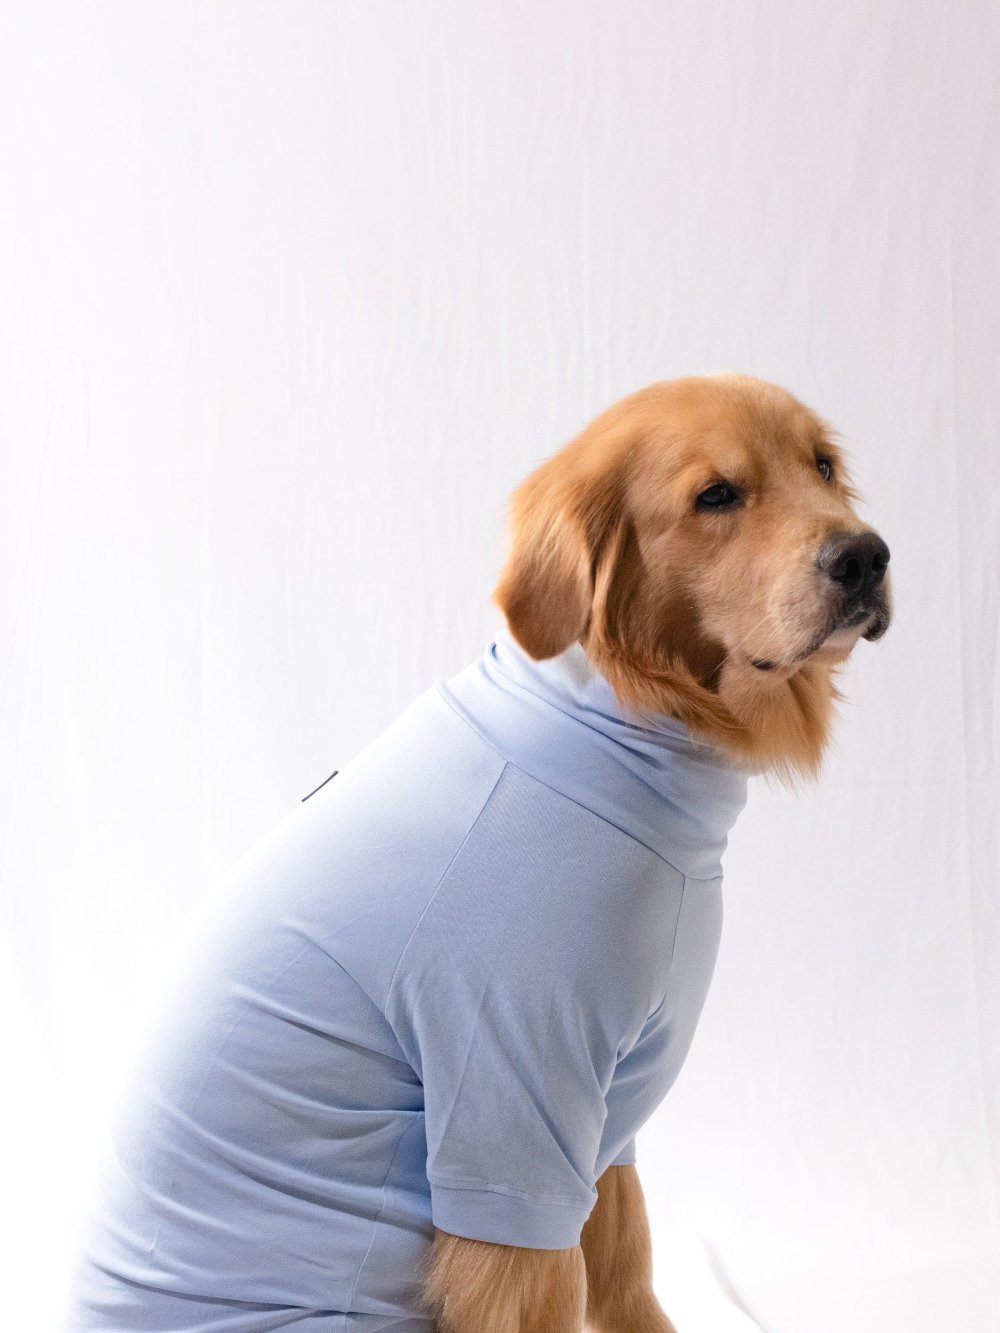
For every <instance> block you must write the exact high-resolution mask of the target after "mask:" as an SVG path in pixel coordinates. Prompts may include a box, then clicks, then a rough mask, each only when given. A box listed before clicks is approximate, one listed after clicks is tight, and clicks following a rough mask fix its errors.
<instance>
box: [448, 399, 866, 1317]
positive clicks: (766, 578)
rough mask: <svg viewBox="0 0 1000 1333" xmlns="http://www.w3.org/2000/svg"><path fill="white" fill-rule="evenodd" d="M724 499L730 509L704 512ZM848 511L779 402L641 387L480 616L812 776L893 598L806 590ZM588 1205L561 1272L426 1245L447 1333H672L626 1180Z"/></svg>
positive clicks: (846, 529) (549, 489) (531, 492)
mask: <svg viewBox="0 0 1000 1333" xmlns="http://www.w3.org/2000/svg"><path fill="white" fill-rule="evenodd" d="M827 465H829V466H827ZM721 483H726V484H727V485H728V486H730V487H731V488H732V490H733V492H734V493H735V494H736V495H737V497H738V500H737V502H736V503H735V504H731V505H727V506H725V507H722V508H718V509H707V508H705V507H704V503H703V502H699V497H700V496H703V495H704V494H705V492H706V491H707V490H708V489H709V488H711V487H713V486H716V485H719V484H721ZM856 499H857V496H856V494H855V492H854V491H853V489H852V488H851V485H850V483H849V481H848V478H847V475H846V471H845V466H844V461H843V458H842V456H841V452H840V450H839V448H838V447H837V444H836V442H835V440H834V438H833V437H832V434H831V432H830V430H829V428H828V427H827V426H826V425H825V423H824V422H822V421H821V420H820V419H819V418H818V417H817V416H815V415H814V413H812V412H811V411H810V410H809V409H808V408H807V407H805V406H804V405H803V404H802V403H800V402H799V401H798V400H797V399H795V398H794V397H792V395H791V394H789V393H787V392H785V391H784V390H783V389H779V388H777V387H775V386H774V385H770V384H765V383H763V382H762V381H760V380H756V379H752V378H750V377H748V376H743V375H722V376H708V377H697V378H689V379H682V380H672V381H665V382H663V383H660V384H654V385H651V386H650V387H649V388H647V389H643V390H641V391H640V392H638V393H635V394H632V395H631V396H630V397H628V398H626V399H624V400H623V401H622V402H620V403H618V404H616V405H615V406H614V407H612V408H610V409H608V411H606V412H604V413H603V414H602V415H601V416H599V417H598V418H597V419H596V420H595V421H593V422H592V423H591V424H590V425H589V426H588V427H587V428H586V430H584V431H583V432H582V434H580V435H579V436H577V438H576V439H574V440H573V441H572V442H571V443H570V444H568V445H567V446H566V447H565V448H564V449H562V450H561V451H560V452H559V453H557V454H555V455H554V456H553V457H552V458H550V459H549V460H548V461H547V462H545V463H543V464H542V466H541V467H539V468H538V469H537V470H536V471H535V472H534V473H532V474H531V476H529V477H528V479H527V480H526V481H525V482H524V483H523V484H522V485H521V487H520V488H519V489H518V490H517V492H516V493H515V495H514V499H513V505H512V513H511V543H510V554H509V558H508V560H507V563H506V566H505V568H504V570H503V572H502V575H501V578H500V582H499V584H498V586H497V589H496V592H495V594H494V598H495V601H496V603H497V605H498V606H499V607H500V609H501V610H502V611H503V612H504V614H505V616H506V619H507V623H508V625H509V627H510V630H511V632H512V634H513V635H514V637H515V638H516V639H517V640H518V642H519V643H520V644H521V646H522V647H523V648H524V649H525V650H526V651H527V652H528V653H529V654H530V655H531V656H532V657H535V658H546V657H552V656H555V655H556V654H557V653H560V652H562V651H563V650H564V649H566V648H567V647H569V645H570V644H572V643H573V642H575V641H577V640H579V641H580V642H581V643H582V644H583V647H584V649H585V651H586V653H587V655H588V657H589V658H590V660H591V661H592V662H593V664H594V665H595V667H596V668H597V669H598V670H599V671H600V672H602V673H603V675H604V676H605V677H606V678H607V679H608V681H609V682H610V683H611V685H612V687H613V689H614V691H615V693H616V695H617V697H618V698H619V700H620V701H621V703H622V704H623V705H624V706H625V707H627V708H630V709H633V710H637V711H640V712H641V711H643V710H647V711H653V712H656V713H660V714H668V715H670V716H672V717H675V718H679V719H680V720H681V721H683V722H684V723H686V724H687V725H688V727H689V728H690V729H691V731H692V733H694V734H695V735H697V736H699V737H701V738H704V739H705V740H708V741H710V742H711V743H712V744H714V745H715V746H716V747H718V749H720V750H721V751H722V752H723V753H725V754H726V755H728V756H729V757H731V759H732V760H733V762H734V763H735V764H738V765H740V766H742V767H745V768H750V769H753V770H757V771H761V770H770V771H776V772H778V773H780V774H783V775H785V776H788V775H791V774H795V773H812V772H814V771H815V770H816V768H817V766H818V764H819V761H820V758H821V756H822V752H823V748H824V745H825V743H826V740H827V735H828V731H829V726H830V721H831V716H832V712H833V706H834V703H835V701H836V699H837V697H838V695H837V691H836V687H835V683H834V674H835V669H836V667H837V665H838V664H839V663H841V662H843V661H844V660H845V659H846V657H847V656H848V654H849V653H850V652H851V650H852V648H853V647H854V645H855V644H856V642H857V640H858V639H859V638H860V637H865V638H868V639H875V638H878V637H879V636H880V635H881V634H882V633H883V632H884V630H885V628H886V626H887V625H888V620H889V602H888V592H887V587H886V584H885V583H883V584H882V585H881V587H879V588H878V589H877V590H876V591H875V592H874V593H873V594H872V595H871V597H870V598H869V600H868V602H866V604H865V605H864V607H862V613H863V614H862V613H859V612H857V611H855V613H854V614H853V615H852V616H848V615H847V614H846V613H845V609H844V605H843V601H842V599H841V600H838V596H839V594H838V591H837V589H836V588H835V586H834V585H833V584H832V583H831V581H830V579H829V578H826V577H824V576H823V574H822V572H821V571H819V570H818V565H817V561H818V554H817V553H818V551H819V549H820V547H821V546H822V545H823V543H824V542H826V541H828V540H829V539H831V538H833V537H835V536H839V535H842V534H859V535H860V534H863V533H865V532H866V531H869V530H868V529H866V527H865V525H863V524H862V523H861V522H860V520H859V519H858V517H857V515H856V513H855V510H854V507H853V502H854V501H855V500H856ZM886 558H887V556H886ZM597 1195H598V1198H597V1203H596V1205H595V1207H594V1210H593V1212H592V1214H591V1216H590V1218H589V1220H588V1222H587V1224H586V1226H585V1227H584V1230H583V1235H582V1238H581V1243H580V1245H579V1246H578V1247H576V1248H574V1249H571V1250H537V1249H528V1248H519V1247H516V1246H506V1245H493V1244H488V1243H486V1242H483V1241H475V1240H466V1239H464V1238H462V1237H458V1236H451V1235H448V1234H446V1233H444V1232H438V1233H437V1235H436V1238H435V1243H434V1247H433V1253H432V1257H431V1268H430V1276H429V1280H428V1284H427V1297H428V1301H429V1303H430V1308H431V1309H433V1310H434V1311H435V1312H436V1316H437V1319H438V1326H439V1328H440V1329H441V1330H442V1333H580V1330H582V1328H583V1327H584V1319H585V1312H586V1318H587V1319H588V1320H589V1322H590V1324H591V1326H592V1327H593V1328H594V1329H597V1330H602V1333H670V1330H671V1329H672V1325H671V1324H670V1321H669V1319H667V1317H666V1316H665V1315H664V1313H663V1312H662V1310H661V1309H660V1308H659V1306H658V1305H657V1303H656V1300H655V1298H654V1296H653V1294H652V1282H651V1277H652V1259H651V1251H650V1241H649V1228H648V1224H647V1222H646V1214H645V1208H644V1205H643V1199H642V1190H641V1188H640V1185H639V1179H638V1175H637V1174H636V1170H635V1168H634V1167H631V1166H617V1167H610V1168H609V1169H608V1170H607V1171H605V1173H604V1174H603V1175H602V1176H601V1178H600V1180H599V1181H598V1184H597Z"/></svg>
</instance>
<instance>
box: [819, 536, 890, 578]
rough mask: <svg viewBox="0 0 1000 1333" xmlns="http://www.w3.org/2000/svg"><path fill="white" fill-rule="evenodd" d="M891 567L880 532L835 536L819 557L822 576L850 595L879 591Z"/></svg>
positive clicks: (824, 545) (886, 548)
mask: <svg viewBox="0 0 1000 1333" xmlns="http://www.w3.org/2000/svg"><path fill="white" fill-rule="evenodd" d="M888 563H889V548H888V546H886V544H885V542H884V541H883V540H882V538H881V537H880V536H879V535H878V533H877V532H836V533H834V535H833V536H832V537H828V538H827V540H826V541H825V542H824V543H823V545H822V546H821V547H820V548H819V554H818V555H817V556H816V564H817V566H818V567H819V568H820V569H821V570H822V571H823V573H824V574H827V575H828V576H829V577H830V578H831V579H833V581H834V583H839V584H840V585H841V587H842V588H843V589H844V590H845V591H846V592H849V593H864V592H871V591H872V590H873V589H874V588H877V587H878V585H879V584H880V583H881V582H882V580H883V579H884V578H885V568H886V565H888Z"/></svg>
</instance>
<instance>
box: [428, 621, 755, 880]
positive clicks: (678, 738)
mask: <svg viewBox="0 0 1000 1333" xmlns="http://www.w3.org/2000/svg"><path fill="white" fill-rule="evenodd" d="M444 689H445V693H446V694H447V695H448V696H449V697H450V699H451V701H452V702H453V704H455V705H456V706H457V707H458V708H459V710H460V711H462V712H463V713H464V714H465V715H466V716H467V718H468V720H469V721H470V722H472V724H473V725H474V726H475V727H476V729H477V730H478V731H479V732H480V733H481V734H482V735H483V736H484V737H485V738H486V739H487V740H489V741H490V742H491V743H492V744H493V745H494V746H495V747H496V748H497V749H498V750H500V751H501V753H502V754H504V755H505V756H506V757H507V758H508V759H509V760H510V761H511V762H512V763H514V764H516V765H517V766H519V767H520V768H522V769H524V770H525V771H526V772H528V773H530V774H531V775H532V776H533V777H536V778H538V779H539V780H540V781H542V782H544V783H546V784H547V785H548V786H551V787H554V788H555V789H556V790H558V791H560V792H562V793H563V794H564V795H566V796H568V797H569V798H570V799H571V800H574V801H576V802H577V803H578V804H580V805H583V806H585V807H587V808H588V809H590V810H593V811H594V812H595V813H597V814H599V815H601V816H603V817H604V818H605V819H607V820H608V822H609V823H612V824H616V825H617V826H618V827H619V828H623V829H624V830H625V831H626V832H629V833H631V834H632V835H633V836H635V837H637V838H638V839H639V841H641V842H643V843H645V844H646V845H647V846H649V847H651V848H652V850H654V851H655V852H657V853H658V854H659V855H661V856H662V857H663V858H664V860H667V861H669V862H670V863H671V864H672V865H674V866H675V867H676V868H677V869H679V870H680V871H681V872H682V873H684V874H686V875H688V876H690V877H691V878H693V879H711V878H714V877H715V876H717V875H718V874H719V873H721V866H720V858H721V855H722V852H723V850H724V848H725V845H726V838H727V835H728V833H729V830H730V828H731V827H732V825H733V823H734V822H735V820H736V818H737V816H738V815H739V812H740V811H741V810H742V808H743V806H744V804H745V802H746V789H747V774H746V772H745V771H743V770H741V769H740V768H738V767H737V766H735V765H733V764H732V762H731V761H729V760H728V759H727V758H726V757H724V756H723V755H722V754H721V753H720V751H719V750H718V749H717V748H715V747H714V746H712V745H709V744H706V743H704V742H702V741H700V740H697V739H696V738H694V737H693V736H692V734H691V732H690V731H689V730H688V728H687V726H685V724H684V723H683V722H681V721H680V720H679V719H677V718H673V717H669V716H665V715H662V714H656V713H653V712H643V711H635V712H633V711H631V710H629V709H627V708H626V707H624V706H623V705H622V704H621V703H620V702H619V700H618V698H617V697H616V695H615V692H614V690H613V689H612V688H611V686H610V684H609V683H608V681H607V680H606V679H605V678H604V676H603V675H601V673H600V672H599V671H598V670H597V669H596V667H595V666H594V665H593V664H592V662H591V661H590V659H589V658H588V657H587V655H586V653H585V652H584V650H583V648H582V646H581V645H580V644H579V643H574V644H573V645H571V647H570V648H568V649H567V650H566V651H565V652H563V653H560V654H559V656H557V657H553V658H549V659H547V660H544V661H536V660H535V659H533V658H531V657H530V656H529V655H528V654H527V653H526V652H525V651H524V650H523V649H522V648H521V647H520V646H519V644H518V643H517V642H516V641H515V640H514V639H513V637H512V636H511V635H510V634H509V633H508V632H507V631H506V630H502V631H500V632H499V633H498V634H497V636H496V639H495V641H494V642H493V643H492V644H491V645H490V647H489V648H488V649H487V650H486V652H485V653H484V654H483V656H482V657H481V658H480V659H479V660H478V661H477V662H474V663H473V664H472V665H471V666H470V667H468V668H467V669H466V670H465V671H464V672H462V673H461V674H460V675H459V676H457V677H455V678H453V679H452V680H450V681H448V682H447V683H446V685H445V686H444ZM678 862H680V863H681V864H678Z"/></svg>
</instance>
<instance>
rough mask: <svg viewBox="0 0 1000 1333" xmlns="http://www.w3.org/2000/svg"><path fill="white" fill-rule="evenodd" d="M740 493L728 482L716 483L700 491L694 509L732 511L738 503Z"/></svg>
mask: <svg viewBox="0 0 1000 1333" xmlns="http://www.w3.org/2000/svg"><path fill="white" fill-rule="evenodd" d="M740 498H741V497H740V493H739V491H738V490H737V489H736V487H735V486H730V484H729V482H728V481H717V482H716V483H715V485H714V486H709V488H708V490H705V491H702V493H701V494H700V495H699V496H698V498H697V500H696V501H695V508H696V509H732V508H733V507H734V506H735V505H738V504H739V502H740Z"/></svg>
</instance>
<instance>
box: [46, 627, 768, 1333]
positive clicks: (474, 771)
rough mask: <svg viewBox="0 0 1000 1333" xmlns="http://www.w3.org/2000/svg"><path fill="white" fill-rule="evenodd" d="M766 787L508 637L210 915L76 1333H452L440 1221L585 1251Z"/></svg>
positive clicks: (120, 1162)
mask: <svg viewBox="0 0 1000 1333" xmlns="http://www.w3.org/2000/svg"><path fill="white" fill-rule="evenodd" d="M745 796H746V778H745V775H744V774H742V773H739V772H737V771H735V770H734V769H732V768H731V767H730V766H729V765H727V763H726V762H725V761H723V760H722V759H721V757H720V756H719V755H718V754H717V753H716V752H714V751H713V750H712V749H710V748H709V747H707V746H705V745H702V744H697V743H695V742H693V741H692V739H691V738H690V736H689V734H688V732H687V730H686V729H685V727H684V726H683V725H682V724H681V723H679V722H676V721H674V720H673V719H670V718H665V717H659V716H646V717H644V718H642V719H641V720H640V719H638V718H636V717H634V716H631V715H628V714H626V713H625V712H624V711H623V710H622V708H621V707H620V706H619V705H618V703H617V702H616V700H615V698H614V695H613V693H612V691H611V689H610V686H609V685H608V683H607V681H606V680H604V678H603V677H601V676H600V675H598V674H597V673H596V672H595V671H594V670H593V669H592V667H591V666H590V664H589V662H588V660H587V658H586V656H585V654H584V652H583V650H582V648H580V647H579V645H575V646H574V647H572V648H570V649H569V650H568V651H567V652H566V653H564V654H562V655H561V656H560V657H558V658H554V659H552V660H550V661H548V662H534V661H532V660H531V659H530V658H529V657H528V656H527V655H526V654H525V653H523V652H522V651H521V649H520V648H519V647H518V646H517V644H516V643H515V642H514V640H513V639H512V638H511V637H510V636H509V635H507V634H506V633H504V634H501V635H499V636H498V638H497V641H496V642H495V643H494V644H491V645H490V647H489V648H488V649H487V650H486V652H485V653H484V655H483V657H482V658H481V659H480V660H479V661H477V662H475V663H473V665H472V666H470V667H469V668H467V669H466V670H465V671H464V672H462V673H461V674H460V675H458V676H456V677H455V678H454V679H452V680H450V681H448V682H446V683H445V682H442V683H439V684H437V685H435V686H433V687H432V688H431V689H429V690H428V691H427V692H426V693H425V694H424V695H422V696H421V697H420V698H419V699H417V700H416V702H415V703H413V704H412V705H411V706H410V707H409V708H408V709H407V710H406V711H405V712H404V713H403V714H402V715H401V716H400V717H399V718H398V719H397V721H396V722H395V723H394V724H393V725H392V726H390V727H389V729H388V730H387V731H386V732H385V733H384V734H383V735H382V736H380V737H379V738H378V740H376V741H375V742H374V743H373V744H371V745H369V746H368V747H367V749H365V750H364V751H363V752H362V753H361V754H360V755H359V756H358V757H357V758H356V759H355V760H354V761H353V762H352V763H351V764H349V765H348V766H347V767H346V768H345V769H344V770H343V772H341V773H340V774H339V775H338V776H337V777H335V778H334V779H333V780H332V781H331V782H328V783H327V784H326V785H325V786H324V787H323V788H322V789H321V790H320V791H318V792H317V793H316V794H314V795H313V796H312V797H310V798H309V799H308V800H307V801H305V803H304V804H302V805H300V806H298V807H297V808H296V809H295V810H294V811H293V812H292V813H291V814H290V815H289V816H288V817H287V818H285V819H284V820H283V821H282V822H281V823H279V824H278V825H277V826H276V828H274V829H273V830H272V831H271V832H270V833H269V834H267V835H266V836H265V837H264V838H263V839H262V840H261V841H260V842H259V843H258V844H257V845H256V846H255V847H254V848H253V849H252V850H251V851H250V852H249V853H248V854H247V855H246V856H245V857H244V858H243V859H242V860H241V861H240V862H239V863H238V864H237V866H236V867H235V868H234V870H233V871H232V872H231V873H230V875H229V876H228V877H227V879H226V881H225V882H224V883H223V885H221V886H220V889H219V891H218V892H217V893H216V894H215V895H213V899H212V902H211V907H210V910H209V911H208V912H207V913H206V914H205V915H204V918H203V920H202V921H201V924H200V927H199V930H198V932H197V936H196V939H197V943H196V945H195V947H194V948H193V949H192V950H191V951H190V952H189V956H188V958H187V961H186V964H185V967H184V971H183V973H182V975H181V976H180V977H179V978H178V979H177V980H176V981H175V983H174V985H173V987H172V989H171V997H172V998H171V1002H170V1005H169V1007H168V1012H167V1013H166V1014H164V1015H163V1017H162V1020H161V1022H160V1023H159V1025H158V1027H157V1029H156V1031H155V1033H154V1035H153V1037H152V1040H151V1041H150V1042H149V1044H148V1050H147V1054H146V1056H145V1058H144V1059H143V1061H142V1062H141V1064H140V1066H139V1068H138V1069H137V1070H136V1073H135V1076H134V1078H133V1080H132V1084H131V1088H130V1090H129V1093H128V1095H127V1097H126V1099H125V1105H124V1107H123V1110H122V1114H121V1116H120V1118H119V1123H118V1125H117V1126H116V1129H115V1131H114V1135H113V1146H112V1151H111V1152H109V1154H108V1155H107V1161H106V1164H105V1169H104V1172H103V1182H102V1188H101V1195H100V1199H99V1202H98V1205H97V1207H96V1208H95V1210H94V1216H93V1218H92V1220H91V1223H90V1225H89V1226H88V1228H87V1231H86V1233H85V1238H84V1242H83V1245H82V1247H81V1259H80V1264H79V1267H78V1272H77V1276H76V1279H75V1283H74V1289H73V1299H72V1306H71V1313H70V1315H69V1319H68V1322H67V1324H66V1329H67V1330H71V1331H72V1333H83V1331H84V1330H87V1331H88V1333H90V1331H94V1333H96V1331H97V1330H102V1331H103V1333H108V1331H110V1330H117V1331H119V1333H126V1331H127V1333H144V1331H147V1330H156V1331H157V1333H167V1330H171V1331H172V1333H180V1330H184V1331H185V1333H222V1331H223V1330H224V1331H225V1333H264V1331H265V1330H272V1329H285V1328H294V1329H295V1330H297V1331H299V1330H301V1331H302V1333H320V1330H322V1331H323V1333H333V1330H347V1329H353V1330H359V1333H376V1330H383V1329H385V1330H388V1329H391V1330H394V1331H395V1333H427V1330H429V1329H430V1327H431V1325H430V1322H429V1320H428V1319H427V1315H426V1312H425V1311H424V1310H423V1309H422V1307H421V1302H420V1289H421V1280H422V1275H423V1266H424V1265H425V1263H426V1259H427V1256H428V1253H429V1247H430V1242H431V1239H432V1237H433V1225H434V1224H436V1225H437V1226H438V1227H441V1228H442V1229H443V1230H445V1231H450V1232H454V1233H456V1234H458V1235H461V1236H469V1237H474V1238H478V1239H481V1240H488V1241H497V1242H502V1243H506V1244H511V1245H521V1246H534V1247H541V1248H552V1249H560V1248H565V1247H569V1246H573V1245H575V1244H576V1243H577V1242H578V1240H579V1237H580V1231H581V1228H582V1227H583V1224H584V1222H585V1221H586V1219H587V1216H588V1214H589V1213H590V1210H591V1208H592V1206H593V1204H594V1200H595V1198H596V1194H595V1189H594V1185H595V1181H596V1180H597V1178H598V1177H599V1176H600V1175H601V1173H602V1172H603V1171H604V1170H605V1168H606V1167H607V1166H609V1165H611V1164H612V1163H616V1162H618V1163H620V1162H629V1161H633V1160H634V1144H633V1139H634V1136H635V1133H636V1131H637V1130H638V1129H639V1128H640V1126H641V1125H642V1124H643V1123H644V1122H645V1121H646V1120H647V1119H648V1117H649V1115H650V1114H651V1112H652V1111H653V1110H654V1108H655V1107H656V1106H657V1104H658V1103H659V1102H660V1100H661V1099H662V1097H663V1096H664V1094H665V1093H666V1091H667V1089H668V1088H669V1087H670V1085H671V1084H672V1083H673V1081H674V1078H675V1077H676V1075H677V1072H678V1070H679V1069H680V1066H681V1063H682V1061H683V1059H684V1056H685V1054H686V1052H687V1049H688V1046H689V1044H690V1041H691V1037H692V1035H693V1032H694V1028H695V1024H696V1022H697V1019H698V1016H699V1013H700V1011H701V1007H702V1003H703V1000H704V998H705V993H706V990H707V988H708V984H709V979H710V977H711V973H712V969H713V966H714V962H715V956H716V950H717V946H718V939H719V929H720V924H721V911H722V906H721V895H720V887H721V878H720V876H721V867H720V857H721V854H722V851H723V848H724V846H725V842H726V835H727V833H728V831H729V829H730V827H731V825H732V823H733V821H734V819H735V818H736V816H737V814H738V813H739V811H740V809H741V808H742V806H743V803H744V800H745Z"/></svg>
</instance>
